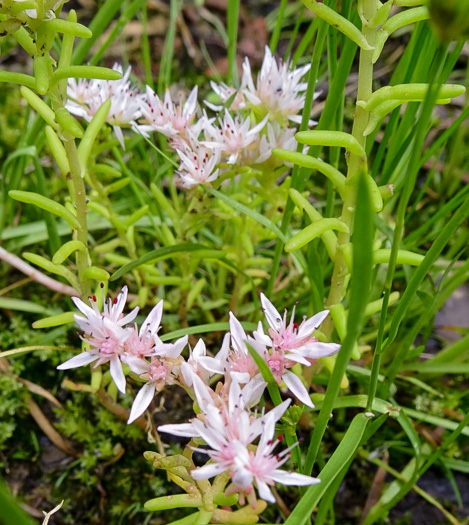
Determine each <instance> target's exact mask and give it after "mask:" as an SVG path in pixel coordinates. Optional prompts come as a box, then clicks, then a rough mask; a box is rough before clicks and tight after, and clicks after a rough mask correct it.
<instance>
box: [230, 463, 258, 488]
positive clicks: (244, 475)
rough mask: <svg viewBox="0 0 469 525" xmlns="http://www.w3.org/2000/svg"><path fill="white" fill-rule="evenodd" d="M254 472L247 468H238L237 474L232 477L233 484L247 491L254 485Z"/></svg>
mask: <svg viewBox="0 0 469 525" xmlns="http://www.w3.org/2000/svg"><path fill="white" fill-rule="evenodd" d="M252 478H253V476H252V472H250V471H249V470H248V469H246V468H237V469H236V470H235V474H234V476H233V477H232V480H233V483H235V484H236V485H238V487H240V488H242V489H243V490H246V489H247V488H248V487H249V486H250V485H252V481H253V479H252Z"/></svg>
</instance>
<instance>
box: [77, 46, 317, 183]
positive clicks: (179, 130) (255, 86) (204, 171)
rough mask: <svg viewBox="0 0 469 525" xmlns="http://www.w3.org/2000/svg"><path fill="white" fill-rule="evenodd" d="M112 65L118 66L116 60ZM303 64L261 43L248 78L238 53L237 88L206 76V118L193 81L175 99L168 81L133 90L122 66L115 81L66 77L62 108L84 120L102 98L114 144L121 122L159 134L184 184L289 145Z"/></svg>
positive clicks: (303, 85)
mask: <svg viewBox="0 0 469 525" xmlns="http://www.w3.org/2000/svg"><path fill="white" fill-rule="evenodd" d="M114 69H115V70H117V71H120V72H122V68H121V67H120V66H119V65H117V64H116V65H114ZM308 70H309V65H307V66H303V67H300V68H297V69H293V68H291V67H290V64H289V63H288V62H283V61H280V62H277V61H276V60H275V58H274V57H273V56H272V53H271V52H270V50H269V48H268V47H266V51H265V56H264V60H263V64H262V67H261V70H260V73H259V75H258V76H257V79H256V81H254V80H253V76H252V72H251V66H250V64H249V60H248V59H247V58H246V59H245V61H244V64H243V75H242V81H241V86H240V88H239V90H236V89H235V88H233V87H231V86H227V85H226V84H224V83H221V84H216V83H215V82H211V87H212V90H213V91H214V93H215V94H216V96H217V97H218V98H219V100H220V102H221V104H213V103H211V102H208V101H204V104H205V106H207V107H208V108H210V109H211V110H213V111H215V112H216V113H217V114H216V116H214V117H210V118H209V117H208V115H207V112H206V110H205V109H202V108H201V107H200V106H199V104H198V100H197V95H198V89H197V87H195V88H194V89H193V90H192V91H191V93H190V94H189V96H188V97H187V100H185V101H184V100H179V101H178V102H175V101H174V100H173V99H172V97H171V94H170V92H169V90H168V89H167V90H166V93H165V95H164V97H163V98H160V97H159V96H158V95H157V94H156V93H155V92H154V91H153V90H152V89H151V88H150V87H149V86H146V89H145V90H144V92H143V93H141V92H140V91H138V90H137V89H135V88H133V87H132V86H131V84H130V82H129V75H130V68H128V69H127V71H126V72H125V74H124V75H123V78H122V79H121V80H117V81H103V80H90V81H87V80H79V81H78V82H77V81H76V80H75V79H70V80H69V86H68V96H69V99H70V100H69V102H68V103H67V109H68V110H69V111H70V112H71V113H73V114H75V115H78V116H80V117H83V118H85V119H86V120H91V118H92V117H93V115H94V114H95V113H96V111H97V109H98V108H99V107H100V106H101V105H102V103H103V102H104V101H105V100H107V99H108V98H110V99H111V109H110V111H109V114H108V117H107V121H108V123H109V124H111V125H112V126H113V127H114V130H115V132H116V135H117V137H118V138H119V141H120V143H121V145H122V146H123V147H124V141H123V133H122V129H121V128H125V127H128V128H132V129H133V130H134V131H135V132H138V133H141V134H143V135H144V136H149V134H150V133H152V132H158V133H161V134H163V135H165V136H166V137H167V139H168V147H169V148H171V149H172V150H173V151H175V152H176V154H177V155H178V158H179V161H180V165H179V169H178V175H179V177H180V184H181V185H182V186H184V187H186V188H191V187H193V186H196V185H197V184H203V183H209V182H213V181H214V180H216V179H217V178H218V176H219V174H220V169H221V168H224V169H227V167H228V168H229V165H233V164H235V163H236V164H237V165H240V164H241V165H243V164H245V165H256V166H258V167H259V169H262V166H263V165H264V163H266V162H267V161H269V159H271V152H272V149H273V148H284V149H290V150H294V149H296V146H297V143H296V141H295V138H294V135H295V133H296V128H295V127H294V123H299V122H300V121H301V115H299V112H300V111H301V109H302V108H303V105H304V98H305V97H304V91H305V90H306V87H307V84H306V83H305V82H302V79H303V77H304V76H305V74H306V73H307V72H308ZM227 106H229V107H227ZM311 123H312V122H311ZM272 162H275V163H277V164H280V161H272Z"/></svg>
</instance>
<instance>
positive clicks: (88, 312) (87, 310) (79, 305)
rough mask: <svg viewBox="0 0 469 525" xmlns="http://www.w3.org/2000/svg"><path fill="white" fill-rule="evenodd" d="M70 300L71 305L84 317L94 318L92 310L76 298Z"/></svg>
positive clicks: (94, 313)
mask: <svg viewBox="0 0 469 525" xmlns="http://www.w3.org/2000/svg"><path fill="white" fill-rule="evenodd" d="M71 299H72V301H73V304H74V305H75V306H76V307H77V308H78V310H80V312H81V313H82V314H84V315H86V317H95V316H96V312H95V311H94V310H93V308H91V307H90V306H88V305H87V304H85V303H84V302H83V301H82V300H81V299H79V298H78V297H72V298H71Z"/></svg>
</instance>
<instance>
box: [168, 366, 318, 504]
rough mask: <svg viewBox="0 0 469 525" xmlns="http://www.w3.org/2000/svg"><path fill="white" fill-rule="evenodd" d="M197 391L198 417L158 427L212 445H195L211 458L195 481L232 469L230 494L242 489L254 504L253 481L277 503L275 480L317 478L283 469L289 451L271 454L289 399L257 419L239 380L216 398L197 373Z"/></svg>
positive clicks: (296, 481) (308, 482)
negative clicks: (255, 443) (272, 489)
mask: <svg viewBox="0 0 469 525" xmlns="http://www.w3.org/2000/svg"><path fill="white" fill-rule="evenodd" d="M194 392H195V395H196V399H197V402H198V405H199V408H200V409H201V413H200V414H199V415H198V416H197V417H196V418H195V419H193V420H192V421H191V422H190V423H187V424H178V425H163V426H160V427H158V431H159V432H168V433H172V434H175V435H177V436H185V437H190V438H196V437H197V438H201V439H203V440H204V441H205V443H206V444H207V445H208V446H209V448H208V449H203V448H197V449H195V450H197V451H199V452H202V453H204V454H207V455H208V456H209V457H210V459H211V462H210V463H208V464H206V465H205V466H203V467H200V468H197V469H195V470H193V471H192V472H191V476H192V478H193V479H195V480H202V479H208V478H212V477H214V476H217V475H219V474H222V473H223V472H226V471H229V473H230V478H231V484H230V485H229V486H228V487H227V489H226V493H227V494H229V493H239V494H240V495H241V496H242V498H244V497H247V499H248V501H250V503H251V504H252V505H253V506H255V501H256V499H255V492H254V485H255V486H257V489H258V491H259V496H260V497H261V498H262V499H265V500H266V501H271V502H275V499H274V497H273V495H272V493H271V491H270V489H269V488H268V487H269V486H273V485H274V482H276V481H277V482H280V483H284V484H287V485H311V484H313V483H318V482H319V480H317V479H315V478H311V477H309V476H304V475H301V474H296V473H291V472H286V471H282V470H279V467H280V466H281V465H283V464H284V463H285V462H286V461H287V459H288V455H289V449H287V450H285V451H283V452H281V453H280V454H275V455H274V454H273V450H274V449H275V447H276V446H277V444H278V443H279V442H280V441H281V438H279V439H277V440H276V441H273V435H274V433H275V423H276V422H277V421H278V420H279V419H280V418H281V417H282V416H283V414H284V412H285V410H286V409H287V408H288V406H289V404H290V400H289V399H287V400H286V401H284V402H283V403H281V404H280V405H278V406H276V407H275V408H274V409H272V410H271V411H270V412H268V413H267V414H262V415H261V416H259V417H258V416H257V415H255V414H254V415H253V414H251V413H250V412H249V411H248V410H247V404H246V398H245V396H244V389H243V390H241V388H240V385H239V383H238V382H237V381H235V380H233V381H232V382H231V383H230V387H229V391H228V393H227V392H226V389H224V395H223V393H220V395H219V396H218V397H217V396H216V394H215V393H214V392H213V391H211V390H210V389H209V387H208V386H206V385H205V384H204V383H203V382H202V381H201V379H200V378H199V377H197V376H196V377H194ZM226 396H227V397H228V399H227V400H225V398H226ZM259 436H260V441H259V444H258V446H257V449H256V452H255V453H254V452H253V450H252V449H253V448H255V447H254V446H253V443H254V441H255V440H256V439H257V438H258V437H259Z"/></svg>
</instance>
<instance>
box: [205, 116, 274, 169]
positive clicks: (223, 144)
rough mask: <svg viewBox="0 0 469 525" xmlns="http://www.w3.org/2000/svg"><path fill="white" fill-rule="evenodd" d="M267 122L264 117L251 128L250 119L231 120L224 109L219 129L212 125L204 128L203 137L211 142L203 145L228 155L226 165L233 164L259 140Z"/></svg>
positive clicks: (237, 118) (238, 118)
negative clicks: (245, 150)
mask: <svg viewBox="0 0 469 525" xmlns="http://www.w3.org/2000/svg"><path fill="white" fill-rule="evenodd" d="M267 120H268V117H265V118H264V119H263V120H262V121H261V122H259V124H257V125H255V126H254V127H252V128H251V119H250V117H247V118H246V119H242V118H241V117H235V118H233V117H232V116H231V115H230V113H229V112H228V110H226V109H225V117H224V118H223V120H220V128H219V127H217V126H213V125H211V126H208V127H207V128H206V130H205V135H206V137H208V138H210V139H211V141H210V142H207V141H206V142H203V144H205V145H207V146H210V147H211V148H219V149H220V150H221V151H222V153H223V154H224V155H229V158H228V164H234V163H235V162H236V161H237V159H238V155H239V154H240V153H241V152H242V151H243V150H244V149H246V148H248V147H249V146H250V145H251V144H253V143H254V142H255V141H258V140H259V132H260V131H261V130H262V128H263V127H264V126H265V125H266V123H267Z"/></svg>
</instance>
